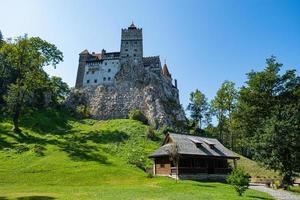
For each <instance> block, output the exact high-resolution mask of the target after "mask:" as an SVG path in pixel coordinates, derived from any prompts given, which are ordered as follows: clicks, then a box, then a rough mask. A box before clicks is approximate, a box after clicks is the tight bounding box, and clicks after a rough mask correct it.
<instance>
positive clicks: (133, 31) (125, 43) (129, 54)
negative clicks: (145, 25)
mask: <svg viewBox="0 0 300 200" xmlns="http://www.w3.org/2000/svg"><path fill="white" fill-rule="evenodd" d="M142 58H143V33H142V29H141V28H137V27H136V26H135V25H134V24H133V22H132V24H131V25H130V26H129V27H128V28H127V29H126V28H125V29H122V35H121V49H120V60H121V63H124V62H126V61H128V60H137V61H141V60H142Z"/></svg>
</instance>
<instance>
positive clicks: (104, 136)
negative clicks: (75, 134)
mask: <svg viewBox="0 0 300 200" xmlns="http://www.w3.org/2000/svg"><path fill="white" fill-rule="evenodd" d="M128 138H129V136H128V135H127V134H126V133H124V132H121V131H105V132H102V131H100V132H99V131H92V132H89V133H88V136H87V137H85V140H91V141H93V142H95V143H99V144H107V143H119V142H123V141H124V140H127V139H128Z"/></svg>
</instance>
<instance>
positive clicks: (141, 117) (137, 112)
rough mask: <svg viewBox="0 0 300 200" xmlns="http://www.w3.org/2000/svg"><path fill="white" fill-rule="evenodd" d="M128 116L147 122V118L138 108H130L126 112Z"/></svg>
mask: <svg viewBox="0 0 300 200" xmlns="http://www.w3.org/2000/svg"><path fill="white" fill-rule="evenodd" d="M128 117H129V119H133V120H137V121H140V122H142V123H144V124H148V119H147V118H146V116H145V115H144V113H143V112H142V111H140V110H139V109H134V110H131V111H130V112H129V113H128Z"/></svg>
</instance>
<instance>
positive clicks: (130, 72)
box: [66, 60, 186, 127]
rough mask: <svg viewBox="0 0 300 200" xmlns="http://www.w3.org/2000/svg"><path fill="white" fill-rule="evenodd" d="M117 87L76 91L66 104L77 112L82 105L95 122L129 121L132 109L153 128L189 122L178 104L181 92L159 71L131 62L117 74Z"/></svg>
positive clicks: (105, 86)
mask: <svg viewBox="0 0 300 200" xmlns="http://www.w3.org/2000/svg"><path fill="white" fill-rule="evenodd" d="M115 78H116V84H114V85H98V86H90V87H82V88H77V89H74V90H73V91H72V92H71V94H70V96H69V98H68V99H67V102H66V104H67V105H68V106H69V107H71V108H75V106H76V105H78V103H79V101H78V94H80V102H81V103H82V102H84V104H85V105H86V106H87V108H88V110H89V112H90V115H91V117H93V118H96V119H112V118H127V116H128V112H129V111H131V110H133V109H139V110H141V111H142V112H143V113H144V115H145V116H146V117H147V119H148V121H149V123H150V124H152V125H154V126H156V127H161V126H163V125H167V126H175V125H176V123H177V122H182V121H186V117H185V114H184V111H183V109H182V107H181V105H180V103H179V95H178V89H177V88H176V87H175V86H174V85H173V84H172V81H170V79H168V77H166V76H164V75H163V74H162V73H161V72H160V71H157V70H153V68H151V67H147V66H144V64H143V62H136V60H135V61H133V60H132V61H131V60H128V61H127V62H125V63H123V64H122V65H121V68H120V71H119V72H118V73H117V74H116V77H115Z"/></svg>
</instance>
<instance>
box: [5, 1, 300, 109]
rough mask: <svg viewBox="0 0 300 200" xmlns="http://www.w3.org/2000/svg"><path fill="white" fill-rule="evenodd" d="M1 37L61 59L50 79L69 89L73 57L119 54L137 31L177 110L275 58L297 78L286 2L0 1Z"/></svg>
mask: <svg viewBox="0 0 300 200" xmlns="http://www.w3.org/2000/svg"><path fill="white" fill-rule="evenodd" d="M0 3H1V4H0V7H1V8H0V30H1V31H2V33H3V35H4V36H5V37H14V36H19V35H23V34H24V33H28V35H29V36H40V37H41V38H43V39H45V40H47V41H49V42H51V43H54V44H56V45H57V47H58V48H59V49H60V50H61V51H62V52H63V53H64V62H63V63H61V64H59V66H58V67H57V69H55V70H54V69H51V68H47V71H48V72H49V73H50V74H51V75H57V76H61V77H62V78H63V80H64V81H66V82H67V83H68V84H69V85H70V86H74V83H75V78H76V72H77V65H78V54H79V53H80V52H81V51H82V50H84V49H88V50H89V51H90V52H92V51H95V52H99V51H101V49H102V48H104V49H106V50H107V51H119V48H120V32H121V28H124V27H127V26H128V25H130V23H131V21H134V22H135V24H136V25H137V26H138V27H142V28H143V34H144V55H145V56H153V55H160V57H161V60H162V62H164V59H166V60H167V64H168V66H169V69H170V71H171V73H172V75H173V77H174V78H176V79H177V80H178V85H179V89H180V99H181V103H182V104H183V105H184V106H186V105H187V104H188V97H189V93H190V92H191V91H193V90H195V89H196V88H198V89H200V90H201V91H202V92H204V93H205V95H206V96H207V97H208V98H209V99H211V98H213V96H214V95H215V93H216V91H217V89H218V88H219V87H220V85H221V83H222V82H223V81H224V80H230V81H233V82H235V83H236V85H237V87H239V86H241V85H242V84H243V83H244V81H245V80H246V76H245V74H246V73H247V72H249V71H250V70H252V69H253V70H261V69H263V67H264V65H265V64H264V63H265V59H266V58H267V57H269V56H270V55H272V54H273V55H275V56H277V58H278V59H279V61H280V62H282V63H284V65H285V67H284V68H283V69H284V70H286V69H292V68H293V69H297V71H298V74H299V71H300V1H297V0H295V1H292V0H281V1H275V0H243V1H241V0H226V1H225V0H223V1H221V0H220V1H217V0H206V1H203V0H194V1H193V0H182V1H178V0H177V1H176V0H172V1H171V0H170V1H168V0H160V1H159V0H152V1H146V0H128V1H112V0H106V1H100V0H99V1H93V0H89V1H84V0H73V1H71V0H64V1H62V0H44V1H39V0H26V1H23V0H19V1H16V0H9V1H8V0H0Z"/></svg>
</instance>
